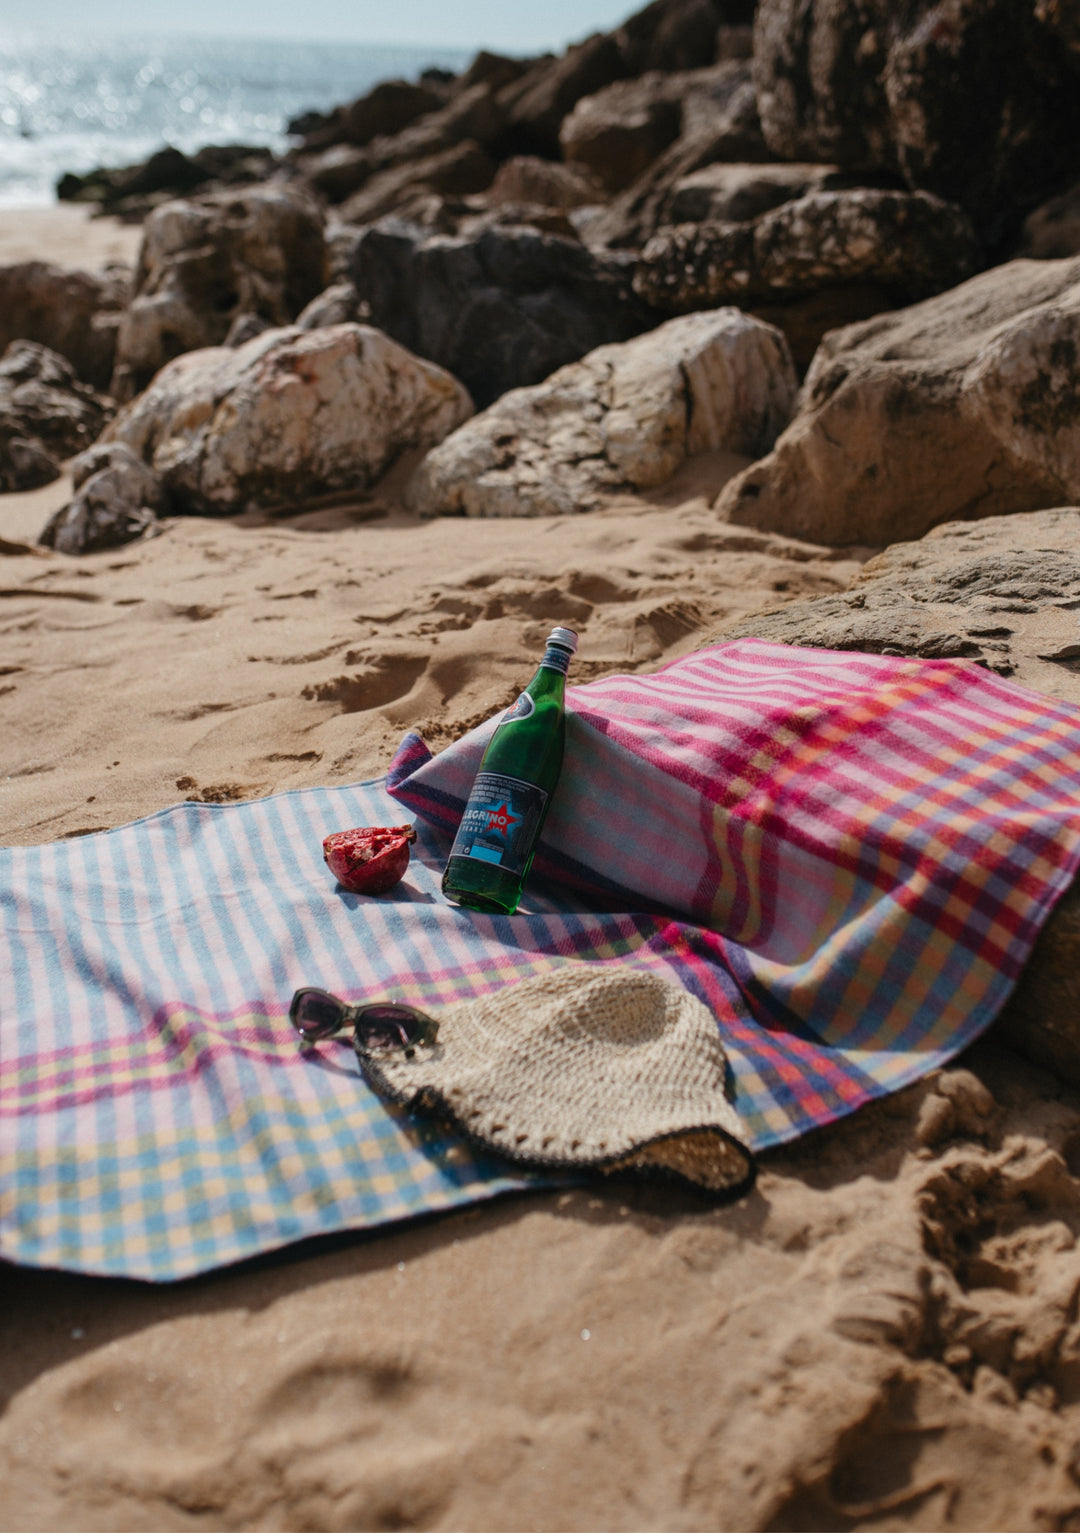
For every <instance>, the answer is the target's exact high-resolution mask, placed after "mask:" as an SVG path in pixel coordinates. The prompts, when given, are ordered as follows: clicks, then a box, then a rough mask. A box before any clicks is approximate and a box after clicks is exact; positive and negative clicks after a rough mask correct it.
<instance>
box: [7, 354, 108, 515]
mask: <svg viewBox="0 0 1080 1533" xmlns="http://www.w3.org/2000/svg"><path fill="white" fill-rule="evenodd" d="M110 413H111V411H110V407H109V404H108V402H107V401H106V400H104V399H102V398H101V397H100V395H98V394H95V393H94V391H93V390H92V389H90V388H88V387H87V385H86V384H84V383H81V382H80V381H79V379H78V378H77V377H76V374H75V370H74V368H73V367H72V366H71V364H70V362H68V361H67V359H66V358H65V357H62V356H59V355H58V354H57V353H56V352H55V351H49V350H48V348H47V347H45V346H39V345H38V344H37V343H36V342H35V341H12V343H11V345H10V346H8V348H7V350H6V351H5V352H4V355H3V357H0V493H3V494H6V493H8V492H10V491H12V490H32V489H36V488H37V487H38V486H39V485H43V484H49V483H51V481H52V480H54V479H56V478H58V476H59V474H60V462H61V460H62V459H64V458H68V457H70V456H71V455H72V454H73V453H77V452H79V451H80V450H81V449H82V448H84V447H86V446H88V445H89V444H90V443H91V442H92V441H93V440H94V438H95V437H96V436H97V435H98V433H99V432H100V431H101V429H102V427H103V426H104V425H105V423H106V421H107V420H108V418H109V415H110Z"/></svg>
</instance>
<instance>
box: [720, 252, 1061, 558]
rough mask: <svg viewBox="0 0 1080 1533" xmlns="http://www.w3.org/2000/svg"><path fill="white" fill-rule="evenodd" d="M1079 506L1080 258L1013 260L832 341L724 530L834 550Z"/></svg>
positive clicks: (725, 501)
mask: <svg viewBox="0 0 1080 1533" xmlns="http://www.w3.org/2000/svg"><path fill="white" fill-rule="evenodd" d="M1075 499H1080V259H1073V260H1070V261H1014V262H1011V263H1009V264H1008V265H1007V266H1003V267H998V268H995V269H994V270H992V271H988V272H984V273H982V274H981V275H979V276H977V277H974V278H972V279H971V280H970V281H969V282H966V283H964V284H963V285H962V286H960V287H958V288H955V289H953V290H952V291H951V292H948V293H943V294H941V295H940V296H939V297H937V298H932V299H929V300H927V301H926V302H924V303H921V304H917V305H914V306H913V307H911V308H909V309H905V310H900V311H899V312H897V313H895V314H884V315H879V316H878V317H877V318H875V319H871V320H867V321H866V322H865V323H864V324H861V325H854V326H852V327H850V328H849V329H846V330H838V331H834V332H832V333H831V334H829V335H828V336H826V338H825V340H824V341H823V342H822V345H821V348H820V349H819V351H818V354H817V356H816V357H815V359H814V362H813V365H812V366H811V368H810V371H809V373H808V374H807V377H806V382H805V384H804V386H803V391H802V395H801V399H800V405H799V409H798V411H797V413H796V415H795V418H794V419H793V421H792V423H791V425H790V426H789V427H788V428H787V430H786V431H785V432H784V433H783V434H782V436H781V437H780V438H779V440H778V441H777V444H776V446H775V448H774V449H773V451H772V452H771V453H770V454H769V455H768V457H766V458H763V459H762V460H761V462H760V463H756V464H754V465H753V466H752V467H750V468H748V469H747V470H745V471H744V472H743V473H742V474H740V475H738V476H737V477H736V478H735V479H733V480H732V481H731V482H730V483H729V484H728V485H727V486H726V487H725V488H724V490H723V491H722V493H721V495H720V498H719V500H718V501H717V510H718V512H719V513H720V515H721V516H723V517H724V518H725V519H727V520H730V521H733V522H739V523H742V524H745V525H748V526H752V527H759V528H763V529H765V528H767V529H770V530H773V531H778V532H784V533H786V534H787V535H789V536H792V537H805V538H808V539H811V540H813V541H817V542H822V543H831V544H833V545H838V544H849V543H863V544H866V543H870V544H885V543H889V542H892V541H893V540H895V539H897V538H912V537H919V536H921V535H922V534H923V533H924V532H926V531H927V530H928V529H929V528H930V527H933V526H934V525H936V524H937V523H938V522H942V521H951V520H954V519H956V518H973V517H979V516H988V515H999V514H1002V513H1006V512H1013V511H1031V510H1037V509H1039V508H1041V507H1046V506H1054V505H1060V504H1062V503H1068V502H1070V501H1072V500H1075Z"/></svg>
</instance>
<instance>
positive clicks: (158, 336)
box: [112, 183, 326, 400]
mask: <svg viewBox="0 0 1080 1533" xmlns="http://www.w3.org/2000/svg"><path fill="white" fill-rule="evenodd" d="M325 285H326V249H325V240H324V234H323V221H322V215H321V213H320V212H319V210H318V209H317V208H316V207H315V205H314V204H313V203H311V202H310V201H309V200H308V199H307V198H306V197H304V196H303V195H302V194H301V193H299V192H298V191H296V190H294V189H290V188H287V187H285V186H284V185H278V184H273V183H272V184H270V185H267V186H260V187H252V188H249V189H245V190H243V191H238V192H236V193H233V194H228V193H221V194H218V193H214V194H212V195H209V196H206V197H198V198H192V199H190V200H184V201H178V202H169V203H166V204H165V205H164V206H163V207H160V208H158V209H157V210H156V211H155V212H154V213H152V214H151V216H150V217H149V218H148V219H147V222H146V228H145V232H144V235H143V243H142V248H141V250H140V252H139V261H138V266H137V268H136V272H135V296H134V298H133V299H132V301H131V304H130V306H129V308H128V309H127V311H126V313H125V314H124V316H123V320H122V322H121V325H120V331H119V335H118V337H117V346H116V369H115V372H114V374H113V382H112V392H113V394H114V395H115V396H116V398H118V399H120V400H127V399H130V398H131V397H132V395H133V394H135V393H138V391H139V390H140V389H143V388H145V387H146V385H147V384H148V383H149V382H150V380H151V378H152V377H153V376H154V374H155V373H156V372H157V371H158V369H159V368H161V367H163V366H164V365H165V363H166V362H168V361H170V360H171V359H172V358H173V357H175V356H178V355H180V354H181V353H182V352H185V351H194V350H197V349H200V348H202V347H205V346H214V345H220V344H221V343H222V342H223V341H224V339H225V337H226V336H227V335H228V333H229V328H230V326H231V325H232V323H233V321H234V320H235V319H236V317H237V316H238V315H241V314H256V315H259V316H260V317H261V318H262V319H264V320H266V321H267V322H268V323H270V324H271V325H277V326H280V325H284V324H287V323H289V322H290V321H291V320H293V319H295V317H296V315H297V314H299V312H300V310H301V309H302V308H303V307H304V305H305V304H307V303H309V302H310V300H311V299H312V298H314V297H315V296H316V295H317V294H318V293H319V292H321V291H322V289H323V288H324V287H325Z"/></svg>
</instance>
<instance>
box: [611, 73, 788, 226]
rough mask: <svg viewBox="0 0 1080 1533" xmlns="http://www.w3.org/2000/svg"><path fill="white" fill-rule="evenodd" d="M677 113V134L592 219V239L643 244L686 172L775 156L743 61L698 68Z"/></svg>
mask: <svg viewBox="0 0 1080 1533" xmlns="http://www.w3.org/2000/svg"><path fill="white" fill-rule="evenodd" d="M681 112H682V118H681V131H680V134H679V137H678V138H677V139H676V140H675V142H674V143H673V144H671V145H670V146H669V147H668V148H667V149H665V150H664V152H663V153H662V154H660V155H658V156H657V158H656V159H655V160H654V161H653V163H652V164H651V165H650V166H649V167H648V168H647V169H646V170H645V171H643V172H642V174H641V175H640V176H639V177H638V178H637V180H636V181H634V182H632V183H631V184H630V186H628V187H627V188H626V190H625V191H622V192H619V193H617V194H616V195H615V196H614V197H613V198H612V200H611V202H610V204H609V206H608V207H606V208H605V209H604V211H603V213H602V215H601V216H599V217H598V218H596V219H595V220H594V221H593V222H592V223H591V224H590V226H589V231H588V238H589V240H590V241H591V242H593V243H596V244H600V245H607V246H610V247H611V248H613V249H625V248H630V247H638V246H640V245H643V244H644V243H645V241H646V240H647V239H648V238H649V236H650V235H652V234H654V233H655V232H656V230H657V229H658V228H659V227H660V226H661V225H662V224H665V223H670V222H671V221H672V220H671V218H670V214H669V211H668V204H669V202H670V198H671V196H672V192H673V189H674V187H675V186H676V185H677V184H678V183H679V182H680V181H681V180H682V179H683V178H684V177H685V176H688V175H691V174H692V173H693V172H694V171H697V170H701V169H702V168H703V167H704V166H706V165H715V164H720V163H743V164H755V163H762V162H765V161H768V160H771V159H772V158H773V156H772V154H771V152H770V151H769V149H768V148H767V147H766V144H765V140H764V139H763V137H762V135H761V125H760V123H759V122H758V115H757V102H756V100H755V97H754V87H753V83H752V81H751V79H750V68H749V64H748V63H747V62H746V61H735V62H728V63H726V64H723V65H719V66H716V67H715V68H713V69H709V70H702V71H698V72H697V83H696V84H695V85H694V86H693V87H692V88H689V89H687V90H686V92H685V93H684V96H683V100H682V103H681Z"/></svg>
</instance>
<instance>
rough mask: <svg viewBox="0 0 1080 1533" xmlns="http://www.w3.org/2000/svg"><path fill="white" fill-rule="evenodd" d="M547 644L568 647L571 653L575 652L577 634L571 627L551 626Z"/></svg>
mask: <svg viewBox="0 0 1080 1533" xmlns="http://www.w3.org/2000/svg"><path fill="white" fill-rule="evenodd" d="M548 643H549V644H559V645H561V646H562V648H563V649H568V650H569V651H570V653H571V654H572V655H574V654H576V653H577V634H576V633H575V632H574V630H573V629H572V628H553V629H552V630H551V633H550V635H549V637H548Z"/></svg>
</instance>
